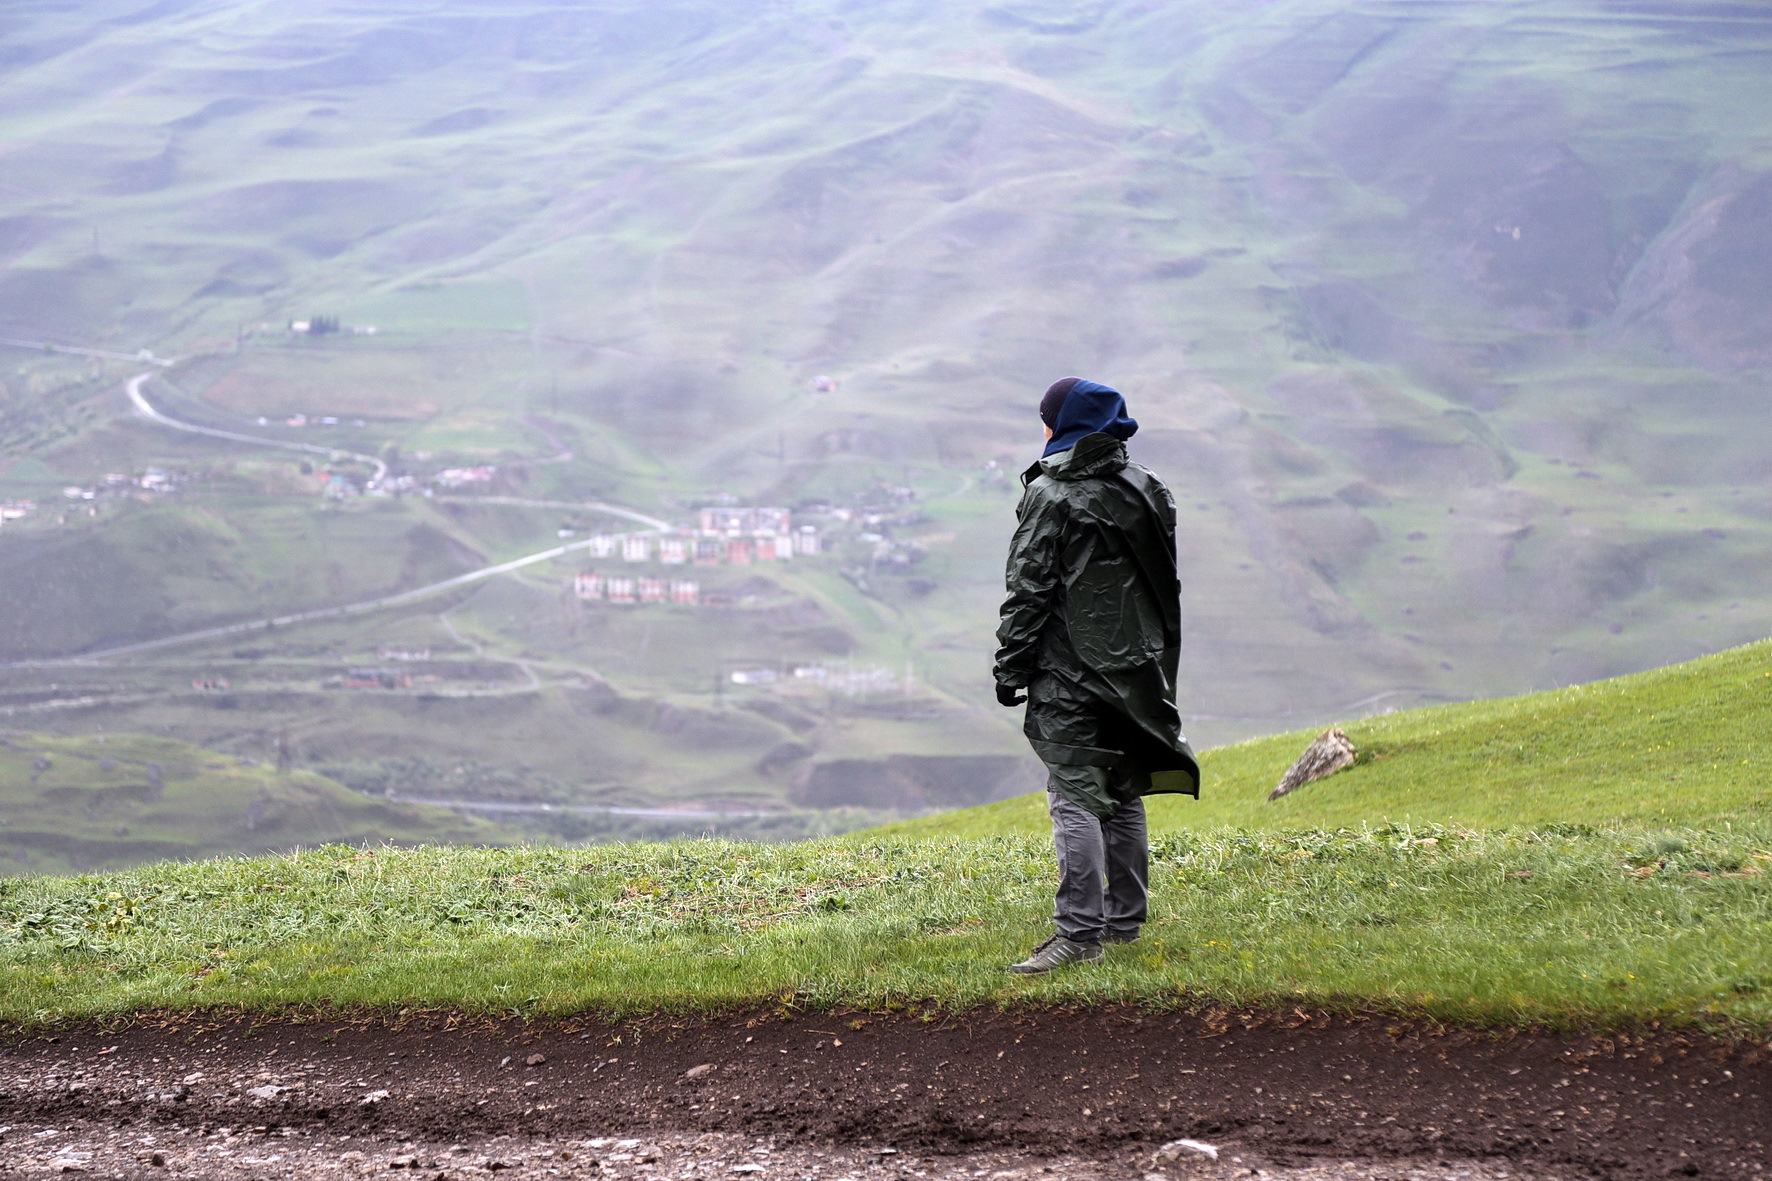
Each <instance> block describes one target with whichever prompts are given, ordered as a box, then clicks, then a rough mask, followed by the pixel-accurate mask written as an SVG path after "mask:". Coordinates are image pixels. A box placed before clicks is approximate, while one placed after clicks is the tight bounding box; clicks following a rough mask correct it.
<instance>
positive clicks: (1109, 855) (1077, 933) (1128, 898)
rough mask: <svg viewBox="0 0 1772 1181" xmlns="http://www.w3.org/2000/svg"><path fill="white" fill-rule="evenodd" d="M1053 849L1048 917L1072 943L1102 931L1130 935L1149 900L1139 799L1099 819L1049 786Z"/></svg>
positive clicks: (1095, 940)
mask: <svg viewBox="0 0 1772 1181" xmlns="http://www.w3.org/2000/svg"><path fill="white" fill-rule="evenodd" d="M1046 807H1047V810H1048V811H1050V812H1051V813H1052V844H1053V847H1054V848H1055V849H1056V850H1057V851H1058V896H1057V899H1056V901H1055V903H1054V906H1053V911H1052V921H1053V922H1054V923H1056V924H1057V925H1058V933H1059V934H1060V935H1063V936H1064V937H1065V938H1066V939H1069V940H1071V941H1073V942H1075V943H1100V942H1101V935H1102V932H1103V931H1104V930H1108V931H1114V932H1124V933H1126V934H1136V933H1137V932H1138V928H1139V927H1140V926H1141V925H1143V923H1144V920H1145V915H1146V909H1147V904H1148V902H1149V899H1150V845H1149V842H1148V840H1147V836H1146V832H1145V821H1144V801H1143V800H1133V801H1132V802H1131V803H1129V804H1125V805H1123V806H1122V807H1121V808H1120V810H1119V811H1118V812H1115V813H1114V817H1113V819H1112V820H1100V819H1097V818H1096V817H1095V816H1093V815H1091V814H1090V813H1089V812H1088V811H1087V810H1085V809H1083V808H1081V807H1078V806H1077V805H1076V804H1073V803H1071V802H1070V801H1069V800H1067V799H1065V798H1064V797H1063V796H1061V795H1059V794H1058V793H1057V792H1055V791H1048V792H1047V793H1046Z"/></svg>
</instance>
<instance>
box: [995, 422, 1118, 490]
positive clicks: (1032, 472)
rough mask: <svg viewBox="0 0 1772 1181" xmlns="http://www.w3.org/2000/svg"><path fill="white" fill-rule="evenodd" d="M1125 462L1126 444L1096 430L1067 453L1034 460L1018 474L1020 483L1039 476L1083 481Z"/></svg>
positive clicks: (1113, 470) (1114, 468) (1026, 482)
mask: <svg viewBox="0 0 1772 1181" xmlns="http://www.w3.org/2000/svg"><path fill="white" fill-rule="evenodd" d="M1127 462H1128V461H1127V459H1126V444H1125V443H1123V442H1121V441H1120V440H1119V439H1116V438H1114V437H1113V436H1112V435H1107V434H1103V433H1101V432H1100V431H1097V432H1096V433H1095V434H1093V435H1084V436H1083V437H1082V438H1081V439H1078V440H1077V445H1076V446H1075V447H1072V448H1071V449H1070V450H1069V451H1060V452H1058V453H1057V454H1054V455H1048V456H1047V457H1046V458H1044V459H1041V460H1038V461H1036V462H1035V463H1034V464H1033V465H1032V466H1030V467H1029V468H1028V470H1027V471H1025V472H1023V473H1022V474H1021V482H1022V483H1023V484H1024V485H1025V484H1029V483H1032V482H1033V481H1034V480H1035V479H1037V478H1039V477H1040V476H1050V477H1051V478H1052V479H1054V480H1086V479H1088V478H1090V477H1091V476H1105V475H1109V474H1111V473H1113V472H1117V471H1119V470H1120V469H1121V468H1123V467H1125V466H1126V464H1127Z"/></svg>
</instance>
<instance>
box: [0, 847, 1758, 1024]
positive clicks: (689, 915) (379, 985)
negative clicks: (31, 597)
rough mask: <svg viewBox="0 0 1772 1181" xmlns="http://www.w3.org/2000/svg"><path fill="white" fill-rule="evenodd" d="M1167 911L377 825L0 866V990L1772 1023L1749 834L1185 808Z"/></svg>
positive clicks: (585, 1007) (837, 870)
mask: <svg viewBox="0 0 1772 1181" xmlns="http://www.w3.org/2000/svg"><path fill="white" fill-rule="evenodd" d="M1153 852H1154V864H1153V869H1152V881H1153V889H1154V902H1155V907H1156V914H1157V919H1156V921H1155V922H1154V923H1153V924H1152V925H1150V926H1149V927H1147V929H1146V934H1147V937H1146V939H1145V940H1144V941H1143V942H1142V943H1140V944H1138V945H1135V946H1132V947H1128V948H1116V949H1112V950H1111V952H1110V954H1109V957H1108V961H1107V963H1106V965H1105V966H1104V967H1101V968H1099V969H1088V970H1080V971H1072V972H1066V973H1061V974H1058V975H1054V976H1052V977H1049V978H1041V979H1031V980H1022V979H1016V978H1011V977H1009V976H1007V975H1005V974H1004V972H1003V971H1002V969H1003V966H1004V965H1005V964H1007V963H1008V962H1010V961H1011V960H1013V959H1015V958H1019V956H1020V954H1021V953H1023V952H1025V951H1026V949H1027V948H1028V946H1030V945H1031V944H1032V943H1033V942H1034V941H1035V940H1036V939H1037V938H1039V937H1040V936H1041V935H1042V933H1043V931H1044V929H1045V927H1046V920H1045V918H1044V917H1043V916H1044V914H1045V912H1046V908H1047V907H1048V906H1049V904H1050V903H1049V891H1050V876H1051V874H1050V865H1049V857H1050V854H1049V852H1048V850H1047V848H1046V846H1045V843H1044V842H1043V841H1039V840H1035V839H1033V838H1026V837H1015V836H1006V837H995V838H986V839H977V840H926V841H906V840H899V839H890V838H883V839H871V840H854V839H850V840H825V841H815V842H807V843H803V844H797V845H755V844H731V843H722V842H711V841H691V842H683V843H679V844H668V845H662V844H653V845H627V846H619V845H618V846H604V847H600V848H596V849H502V850H484V849H482V850H474V849H460V848H457V849H443V848H430V849H412V850H402V849H388V848H383V849H369V850H359V849H353V848H348V847H340V846H333V847H328V848H324V849H319V850H315V851H311V852H304V853H301V854H299V855H291V856H286V857H267V858H259V859H251V860H221V861H211V862H205V863H199V864H186V865H170V864H166V865H158V866H154V867H151V868H146V869H140V870H136V871H133V872H129V873H123V874H113V875H92V876H86V877H78V878H35V879H10V880H6V881H4V882H3V883H0V965H3V966H0V974H3V975H0V978H3V979H4V980H5V987H4V988H0V1020H6V1021H12V1022H23V1023H40V1022H48V1021H54V1020H61V1019H70V1018H102V1017H111V1016H120V1015H125V1014H128V1013H131V1012H136V1011H142V1010H159V1009H179V1008H193V1007H203V1008H217V1007H222V1008H229V1007H231V1008H238V1009H243V1010H247V1011H253V1012H267V1013H275V1012H289V1011H292V1010H303V1009H323V1010H327V1011H334V1012H336V1011H340V1010H394V1009H409V1008H418V1009H425V1008H430V1009H450V1010H465V1011H469V1012H480V1013H493V1014H508V1015H520V1016H548V1015H562V1014H570V1013H579V1012H584V1011H596V1012H599V1013H602V1014H605V1015H611V1016H620V1015H634V1014H639V1013H644V1012H656V1011H660V1010H664V1011H683V1010H695V1009H709V1008H729V1007H735V1006H748V1005H758V1004H765V1003H779V1002H782V1001H785V1000H790V999H791V1000H792V1001H793V1002H794V1003H797V1004H801V1005H808V1006H831V1005H854V1006H864V1007H869V1008H888V1009H890V1008H894V1007H899V1006H911V1005H918V1004H922V1003H928V1002H934V1003H936V1004H939V1005H944V1006H964V1005H973V1004H981V1003H985V1004H1013V1003H1018V1002H1039V1003H1104V1002H1111V1001H1132V1002H1140V1003H1145V1004H1150V1005H1157V1006H1161V1005H1174V1004H1199V1003H1215V1004H1223V1005H1234V1006H1274V1005H1285V1006H1288V1007H1290V1006H1294V1005H1308V1006H1312V1007H1322V1008H1327V1009H1331V1010H1352V1009H1360V1010H1372V1009H1379V1010H1390V1011H1396V1012H1403V1013H1412V1014H1420V1015H1425V1016H1428V1017H1433V1018H1438V1019H1442V1020H1446V1021H1456V1022H1469V1023H1477V1024H1493V1025H1521V1024H1530V1025H1541V1024H1543V1025H1550V1026H1567V1027H1602V1028H1605V1027H1622V1026H1632V1025H1639V1024H1642V1023H1646V1022H1651V1021H1660V1022H1663V1023H1666V1024H1669V1025H1678V1026H1686V1027H1703V1028H1711V1029H1717V1030H1736V1031H1751V1032H1756V1033H1765V1032H1768V1031H1772V943H1769V941H1768V940H1767V939H1766V938H1765V931H1766V924H1767V923H1768V921H1769V920H1772V874H1768V872H1767V871H1768V870H1772V843H1769V842H1768V840H1767V839H1766V837H1765V836H1764V835H1761V836H1760V837H1749V836H1746V835H1744V834H1739V833H1735V834H1699V833H1683V834H1673V833H1661V834H1651V833H1646V832H1643V833H1633V832H1608V833H1592V832H1575V831H1565V832H1561V833H1536V834H1535V833H1525V832H1521V833H1490V834H1477V833H1469V832H1459V831H1454V830H1448V829H1431V830H1430V829H1423V828H1409V827H1404V826H1387V827H1384V828H1379V829H1371V830H1366V831H1362V832H1341V833H1323V832H1308V833H1294V834H1285V835H1281V834H1253V833H1236V832H1214V833H1177V834H1171V835H1169V836H1167V837H1164V838H1162V839H1161V840H1159V841H1157V842H1156V845H1155V848H1154V850H1153Z"/></svg>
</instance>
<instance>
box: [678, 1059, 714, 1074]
mask: <svg viewBox="0 0 1772 1181" xmlns="http://www.w3.org/2000/svg"><path fill="white" fill-rule="evenodd" d="M713 1072H714V1064H713V1063H712V1062H703V1063H702V1064H701V1065H700V1066H691V1067H690V1068H689V1069H688V1070H685V1071H684V1072H683V1077H684V1078H703V1077H705V1076H707V1075H710V1074H712V1073H713Z"/></svg>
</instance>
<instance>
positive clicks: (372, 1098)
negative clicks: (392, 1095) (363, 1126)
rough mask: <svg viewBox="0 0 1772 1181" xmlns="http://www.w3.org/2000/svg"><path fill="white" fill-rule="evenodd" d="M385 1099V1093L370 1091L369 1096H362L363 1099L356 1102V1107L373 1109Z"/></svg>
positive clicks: (386, 1094) (386, 1095)
mask: <svg viewBox="0 0 1772 1181" xmlns="http://www.w3.org/2000/svg"><path fill="white" fill-rule="evenodd" d="M387 1097H388V1093H387V1092H386V1091H371V1092H369V1094H367V1095H365V1096H363V1098H361V1099H359V1100H357V1106H358V1107H374V1106H375V1105H376V1104H377V1103H380V1102H381V1101H382V1100H384V1099H386V1098H387Z"/></svg>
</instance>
